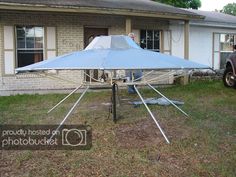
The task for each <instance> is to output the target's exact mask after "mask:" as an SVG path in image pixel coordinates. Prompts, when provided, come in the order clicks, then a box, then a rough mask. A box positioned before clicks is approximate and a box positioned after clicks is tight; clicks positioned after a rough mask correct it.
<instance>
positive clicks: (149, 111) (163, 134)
mask: <svg viewBox="0 0 236 177" xmlns="http://www.w3.org/2000/svg"><path fill="white" fill-rule="evenodd" d="M134 89H135V91H136V92H137V94H138V96H139V97H140V99H141V101H142V102H143V104H144V106H145V107H146V109H147V111H148V113H149V114H150V116H151V117H152V119H153V120H154V122H155V123H156V125H157V127H158V128H159V130H160V132H161V134H162V136H163V137H164V138H165V140H166V142H167V143H168V144H170V141H169V139H168V138H167V136H166V135H165V133H164V131H163V130H162V128H161V126H160V125H159V123H158V122H157V120H156V118H155V117H154V115H153V114H152V112H151V110H150V109H149V107H148V106H147V104H146V103H145V101H144V99H143V97H142V95H141V94H140V93H139V91H138V89H137V87H136V86H135V85H134Z"/></svg>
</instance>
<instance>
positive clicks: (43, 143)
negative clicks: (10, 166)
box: [0, 125, 92, 150]
mask: <svg viewBox="0 0 236 177" xmlns="http://www.w3.org/2000/svg"><path fill="white" fill-rule="evenodd" d="M57 127H58V125H0V143H1V144H0V150H87V149H90V148H91V147H92V130H91V127H90V126H88V125H63V126H62V127H61V129H59V130H57Z"/></svg>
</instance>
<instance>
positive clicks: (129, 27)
mask: <svg viewBox="0 0 236 177" xmlns="http://www.w3.org/2000/svg"><path fill="white" fill-rule="evenodd" d="M125 32H126V34H127V35H128V34H129V33H131V32H132V22H131V18H129V17H127V18H126V20H125Z"/></svg>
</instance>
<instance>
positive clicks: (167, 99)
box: [147, 84, 189, 117]
mask: <svg viewBox="0 0 236 177" xmlns="http://www.w3.org/2000/svg"><path fill="white" fill-rule="evenodd" d="M147 85H148V86H149V87H150V88H151V89H153V90H154V91H155V92H156V93H158V94H159V95H161V96H162V97H163V98H165V99H166V101H168V102H169V103H170V104H172V105H173V106H174V107H175V108H177V109H178V110H179V111H180V112H182V113H183V114H184V115H185V116H187V117H189V115H188V114H187V113H186V112H184V111H183V110H182V109H181V108H180V107H178V106H177V105H176V104H174V103H173V102H172V101H171V100H170V99H169V98H167V97H166V96H165V95H163V94H162V93H161V92H160V91H158V90H157V89H155V88H154V87H153V86H152V85H151V84H147Z"/></svg>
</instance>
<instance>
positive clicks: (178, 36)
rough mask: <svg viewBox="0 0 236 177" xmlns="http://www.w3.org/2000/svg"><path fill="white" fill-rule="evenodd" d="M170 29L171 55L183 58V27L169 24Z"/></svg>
mask: <svg viewBox="0 0 236 177" xmlns="http://www.w3.org/2000/svg"><path fill="white" fill-rule="evenodd" d="M170 30H171V31H172V40H171V43H172V55H174V56H177V57H181V58H184V28H183V25H170Z"/></svg>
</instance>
